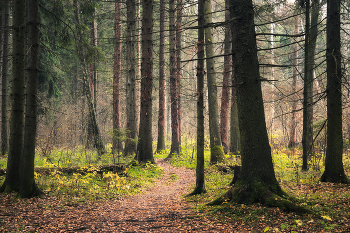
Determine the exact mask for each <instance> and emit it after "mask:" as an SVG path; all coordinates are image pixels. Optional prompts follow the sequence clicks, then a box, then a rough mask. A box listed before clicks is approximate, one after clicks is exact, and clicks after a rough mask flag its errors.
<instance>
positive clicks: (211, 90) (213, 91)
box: [204, 0, 225, 164]
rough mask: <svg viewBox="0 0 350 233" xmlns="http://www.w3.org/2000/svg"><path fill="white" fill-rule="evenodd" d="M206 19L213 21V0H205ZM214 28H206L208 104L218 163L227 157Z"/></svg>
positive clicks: (213, 152) (212, 157)
mask: <svg viewBox="0 0 350 233" xmlns="http://www.w3.org/2000/svg"><path fill="white" fill-rule="evenodd" d="M204 12H205V13H206V14H204V21H205V24H206V25H209V24H211V23H212V15H211V0H205V1H204ZM213 40H214V38H213V28H211V27H208V28H206V29H205V52H206V58H207V59H206V62H207V80H208V104H209V133H210V152H211V155H210V162H211V163H212V164H216V163H218V162H221V161H223V160H224V158H225V154H224V151H223V148H222V144H221V136H220V126H219V109H218V94H217V85H216V74H215V61H214V58H213V57H214V45H213Z"/></svg>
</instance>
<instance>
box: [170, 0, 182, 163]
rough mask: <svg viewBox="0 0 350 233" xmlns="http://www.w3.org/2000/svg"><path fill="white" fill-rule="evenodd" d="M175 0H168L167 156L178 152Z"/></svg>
mask: <svg viewBox="0 0 350 233" xmlns="http://www.w3.org/2000/svg"><path fill="white" fill-rule="evenodd" d="M175 11H176V6H175V0H169V41H170V42H169V54H170V101H171V148H170V154H169V156H168V158H171V156H172V154H180V128H179V123H180V122H179V112H178V108H177V82H176V78H177V76H176V68H177V63H176V22H175V19H176V18H175Z"/></svg>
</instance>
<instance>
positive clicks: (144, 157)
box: [137, 0, 154, 163]
mask: <svg viewBox="0 0 350 233" xmlns="http://www.w3.org/2000/svg"><path fill="white" fill-rule="evenodd" d="M142 5H143V13H142V35H141V37H142V42H141V43H142V44H141V47H142V49H141V50H142V58H141V60H142V61H141V109H140V130H139V132H140V136H139V141H138V145H137V151H138V156H137V159H138V161H139V162H142V163H146V162H149V161H150V162H154V158H153V151H152V84H153V83H152V69H153V57H152V50H153V38H152V35H153V0H143V1H142Z"/></svg>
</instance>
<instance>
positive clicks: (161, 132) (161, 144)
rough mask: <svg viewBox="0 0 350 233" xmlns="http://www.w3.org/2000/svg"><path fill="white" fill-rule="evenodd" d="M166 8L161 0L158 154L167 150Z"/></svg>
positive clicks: (163, 0)
mask: <svg viewBox="0 0 350 233" xmlns="http://www.w3.org/2000/svg"><path fill="white" fill-rule="evenodd" d="M165 7H166V2H165V0H160V23H159V31H160V32H159V34H160V35H159V113H158V142H157V152H158V153H160V152H161V151H163V150H165V85H166V84H165V20H166V17H165Z"/></svg>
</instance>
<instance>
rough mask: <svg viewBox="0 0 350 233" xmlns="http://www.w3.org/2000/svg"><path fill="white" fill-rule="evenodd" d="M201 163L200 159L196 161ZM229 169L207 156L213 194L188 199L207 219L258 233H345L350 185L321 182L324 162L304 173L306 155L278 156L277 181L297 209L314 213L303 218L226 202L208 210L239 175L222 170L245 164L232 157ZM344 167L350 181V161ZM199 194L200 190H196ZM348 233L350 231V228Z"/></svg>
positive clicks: (279, 153) (208, 183)
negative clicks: (246, 226) (236, 223)
mask: <svg viewBox="0 0 350 233" xmlns="http://www.w3.org/2000/svg"><path fill="white" fill-rule="evenodd" d="M194 160H195V158H194ZM226 160H227V163H226V164H219V166H210V165H209V162H208V161H209V158H208V154H207V153H206V165H205V187H206V190H207V193H204V194H201V195H196V196H191V197H187V198H186V200H187V201H188V202H189V203H191V204H192V205H193V207H194V209H195V210H196V211H198V212H199V213H201V214H202V215H206V216H207V217H208V216H210V217H211V218H215V219H220V220H222V221H231V220H233V221H241V222H242V224H249V226H251V227H252V229H254V230H253V232H254V231H255V232H300V231H306V232H321V231H322V232H336V231H343V230H344V229H345V228H344V227H346V226H347V223H348V222H349V220H350V213H349V211H348V210H349V207H350V186H349V185H344V184H330V183H321V182H319V179H320V177H321V175H322V173H323V162H322V160H321V162H319V163H318V164H315V163H314V161H312V159H311V160H310V164H309V165H310V169H309V171H306V172H302V171H301V165H300V164H301V151H300V150H297V151H294V153H291V151H290V150H287V149H282V150H279V151H277V150H276V151H275V153H274V154H273V161H274V166H275V173H276V178H277V179H278V181H279V183H280V185H281V187H282V189H283V190H284V191H285V192H286V193H287V194H288V195H290V197H291V200H294V202H297V204H299V205H301V206H303V207H306V208H308V209H310V210H312V211H313V212H314V214H309V215H307V214H305V215H297V214H295V213H287V212H283V211H282V210H280V209H278V208H267V207H265V206H262V205H260V204H255V205H242V204H236V203H224V204H223V205H219V206H206V204H207V203H209V202H211V201H213V200H215V199H216V198H218V197H220V196H221V195H222V194H224V193H225V192H226V191H227V190H228V189H229V188H230V186H229V184H230V182H231V181H232V178H233V172H231V171H229V172H226V171H225V172H224V171H222V169H219V168H220V167H223V166H225V165H234V164H239V157H238V156H227V158H226ZM343 161H344V168H345V170H346V174H347V175H348V176H350V166H349V165H350V159H349V157H348V156H344V160H343ZM172 163H174V164H175V165H177V166H182V164H184V166H185V167H188V168H192V169H194V168H195V166H193V165H192V164H189V163H186V162H183V161H182V159H180V158H175V159H174V160H173V161H172ZM191 189H192V190H193V189H194V186H193V187H191ZM347 229H348V228H347Z"/></svg>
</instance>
